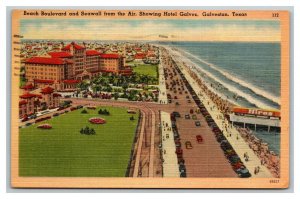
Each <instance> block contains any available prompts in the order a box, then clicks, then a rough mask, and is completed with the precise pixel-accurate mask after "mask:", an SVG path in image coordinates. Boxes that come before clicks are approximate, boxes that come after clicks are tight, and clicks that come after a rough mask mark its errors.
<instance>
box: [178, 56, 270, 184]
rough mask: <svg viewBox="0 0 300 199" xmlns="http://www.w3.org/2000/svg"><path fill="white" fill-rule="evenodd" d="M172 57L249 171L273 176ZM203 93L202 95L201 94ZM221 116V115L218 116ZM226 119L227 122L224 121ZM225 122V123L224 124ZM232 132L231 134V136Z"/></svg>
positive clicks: (263, 175)
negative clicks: (227, 127)
mask: <svg viewBox="0 0 300 199" xmlns="http://www.w3.org/2000/svg"><path fill="white" fill-rule="evenodd" d="M172 58H173V59H174V60H175V61H176V63H177V64H180V65H181V66H182V68H183V69H182V72H183V74H184V76H185V77H186V79H187V81H188V82H189V83H190V85H191V86H192V88H193V89H194V90H195V91H199V92H196V93H197V95H198V96H199V98H200V100H201V101H202V102H203V104H204V106H205V107H206V109H207V111H208V112H209V113H210V114H211V116H212V118H213V119H214V120H215V122H216V124H217V125H218V127H219V128H220V129H221V130H222V131H223V132H224V133H223V134H224V136H226V138H227V139H228V142H229V143H230V144H231V145H232V147H233V148H234V150H235V151H236V153H237V154H238V155H239V157H240V158H241V160H242V161H243V163H244V164H245V166H246V167H247V169H248V170H249V172H250V173H251V174H252V177H254V178H255V177H261V178H267V177H270V178H272V177H273V176H272V174H271V172H270V171H269V170H268V169H267V168H266V167H265V166H263V165H261V163H260V159H259V158H258V157H257V156H256V154H255V153H254V152H253V150H252V149H251V148H250V147H249V145H248V143H246V142H245V141H244V140H243V139H242V138H241V136H240V135H239V132H238V131H237V130H236V129H235V128H229V129H228V132H227V131H226V129H225V125H227V126H229V125H228V122H227V120H224V119H222V117H220V115H222V114H221V112H220V111H219V110H218V109H217V108H213V107H214V106H215V104H214V103H213V102H212V101H211V100H210V98H209V97H208V96H207V95H206V94H205V93H204V92H201V91H202V90H201V88H200V87H199V86H198V85H197V83H196V82H195V81H194V80H193V79H192V77H191V76H190V75H189V73H188V72H187V70H186V68H185V66H184V65H183V64H181V62H180V60H177V59H176V58H174V56H172ZM200 94H201V95H200ZM215 107H216V106H215ZM217 116H219V117H217ZM224 121H225V123H224ZM223 123H224V124H223ZM230 134H231V136H229V135H230ZM237 136H238V138H239V139H237ZM244 153H248V156H249V161H247V162H246V161H244V159H243V157H244ZM257 166H259V167H260V172H259V173H258V174H256V175H255V174H254V169H255V167H257Z"/></svg>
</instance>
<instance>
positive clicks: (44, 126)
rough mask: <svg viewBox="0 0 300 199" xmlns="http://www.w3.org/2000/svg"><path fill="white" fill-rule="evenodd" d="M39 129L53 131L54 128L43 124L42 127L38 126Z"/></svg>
mask: <svg viewBox="0 0 300 199" xmlns="http://www.w3.org/2000/svg"><path fill="white" fill-rule="evenodd" d="M37 128H39V129H52V126H51V125H50V124H41V125H38V126H37Z"/></svg>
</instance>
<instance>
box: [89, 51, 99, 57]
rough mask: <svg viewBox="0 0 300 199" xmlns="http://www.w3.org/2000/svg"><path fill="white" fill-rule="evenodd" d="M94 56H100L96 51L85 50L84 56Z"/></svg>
mask: <svg viewBox="0 0 300 199" xmlns="http://www.w3.org/2000/svg"><path fill="white" fill-rule="evenodd" d="M94 55H101V53H100V52H99V51H97V50H87V51H86V56H94Z"/></svg>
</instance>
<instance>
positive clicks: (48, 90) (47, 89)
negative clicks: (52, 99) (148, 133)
mask: <svg viewBox="0 0 300 199" xmlns="http://www.w3.org/2000/svg"><path fill="white" fill-rule="evenodd" d="M53 91H54V89H53V88H51V87H49V86H47V87H46V88H43V89H42V91H41V93H42V94H51V93H53Z"/></svg>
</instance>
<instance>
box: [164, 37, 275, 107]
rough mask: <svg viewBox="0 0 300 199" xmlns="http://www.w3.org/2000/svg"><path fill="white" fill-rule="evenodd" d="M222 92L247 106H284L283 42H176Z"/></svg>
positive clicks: (206, 78)
mask: <svg viewBox="0 0 300 199" xmlns="http://www.w3.org/2000/svg"><path fill="white" fill-rule="evenodd" d="M167 45H168V46H173V47H176V48H177V49H178V50H179V51H180V53H181V55H182V56H184V57H186V58H188V59H189V60H190V63H193V64H194V65H195V66H196V67H198V68H199V69H201V70H202V73H201V72H199V73H200V75H201V76H202V77H203V78H204V79H205V80H206V81H207V82H209V83H212V84H213V85H219V87H218V88H219V89H218V92H220V93H222V94H224V95H226V96H228V98H232V99H234V100H236V97H238V98H237V100H236V104H238V105H241V106H244V107H259V108H266V109H280V44H279V43H249V42H247V43H240V42H172V43H168V44H167Z"/></svg>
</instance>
